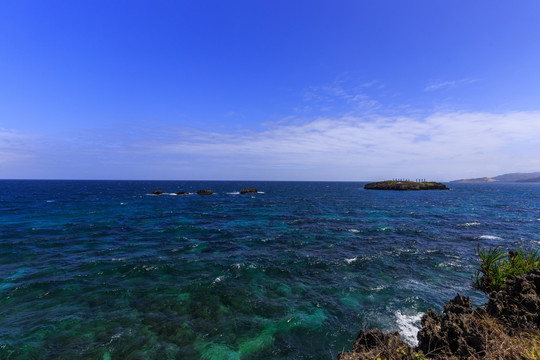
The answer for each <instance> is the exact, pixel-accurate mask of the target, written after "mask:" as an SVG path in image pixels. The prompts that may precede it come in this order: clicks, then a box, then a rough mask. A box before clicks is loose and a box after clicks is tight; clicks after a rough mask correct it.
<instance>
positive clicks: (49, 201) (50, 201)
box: [45, 200, 540, 220]
mask: <svg viewBox="0 0 540 360" xmlns="http://www.w3.org/2000/svg"><path fill="white" fill-rule="evenodd" d="M55 201H56V200H45V202H48V203H52V202H55ZM538 220H540V219H538Z"/></svg>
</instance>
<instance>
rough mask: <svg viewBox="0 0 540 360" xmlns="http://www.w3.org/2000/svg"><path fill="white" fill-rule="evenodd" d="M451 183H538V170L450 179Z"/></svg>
mask: <svg viewBox="0 0 540 360" xmlns="http://www.w3.org/2000/svg"><path fill="white" fill-rule="evenodd" d="M450 182H451V183H496V182H499V183H501V182H502V183H540V172H532V173H508V174H503V175H498V176H494V177H479V178H471V179H459V180H452V181H450Z"/></svg>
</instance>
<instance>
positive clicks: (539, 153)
mask: <svg viewBox="0 0 540 360" xmlns="http://www.w3.org/2000/svg"><path fill="white" fill-rule="evenodd" d="M538 139H540V113H538V112H515V113H507V114H492V113H435V114H431V115H429V116H426V117H421V118H418V117H407V116H404V117H381V116H379V117H372V118H370V119H366V118H361V117H354V116H344V117H341V118H337V119H336V118H319V119H316V120H313V121H311V122H306V123H304V124H296V125H286V124H284V125H280V126H277V127H275V128H273V129H268V130H266V131H260V132H252V133H247V134H236V135H235V134H222V133H219V132H213V133H208V132H200V131H197V130H191V131H189V132H183V133H182V134H181V135H180V136H179V138H178V139H177V140H176V141H175V140H174V139H172V138H171V139H170V141H169V142H167V143H165V144H151V143H148V144H146V145H144V146H145V148H146V150H145V151H152V152H156V153H159V154H161V155H162V156H166V155H172V154H176V155H178V156H180V157H183V158H185V157H197V158H199V159H204V160H205V161H207V162H208V163H209V164H210V163H211V164H213V165H216V164H227V166H228V167H229V168H231V169H233V168H235V167H238V166H240V165H241V164H258V165H259V166H286V167H288V168H290V169H294V168H295V167H298V168H299V169H306V168H309V169H312V170H313V171H314V172H315V170H318V171H319V173H320V178H323V179H324V178H327V179H354V178H357V179H358V178H359V179H362V178H365V177H376V178H378V177H384V176H392V175H393V176H399V175H401V176H409V177H412V178H414V177H415V176H424V177H426V176H428V175H430V176H435V177H438V178H440V179H442V180H444V179H448V178H454V177H460V176H464V175H466V174H482V175H492V174H494V173H495V174H496V173H497V171H504V170H506V169H507V170H509V171H510V170H520V169H521V170H537V169H538V168H540V161H539V160H538V159H540V149H539V142H540V141H539V140H538ZM325 169H327V170H328V171H331V172H327V171H325ZM287 175H289V177H290V175H291V174H283V176H284V177H285V178H287V177H288V176H287Z"/></svg>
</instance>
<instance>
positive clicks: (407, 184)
mask: <svg viewBox="0 0 540 360" xmlns="http://www.w3.org/2000/svg"><path fill="white" fill-rule="evenodd" d="M364 189H367V190H449V189H448V188H447V187H446V185H444V184H442V183H438V182H431V181H423V182H416V181H393V180H387V181H379V182H374V183H369V184H366V185H365V186H364Z"/></svg>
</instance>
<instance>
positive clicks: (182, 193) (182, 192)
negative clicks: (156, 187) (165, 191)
mask: <svg viewBox="0 0 540 360" xmlns="http://www.w3.org/2000/svg"><path fill="white" fill-rule="evenodd" d="M175 194H176V195H189V191H179V192H177V193H175Z"/></svg>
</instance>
